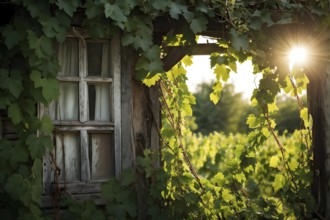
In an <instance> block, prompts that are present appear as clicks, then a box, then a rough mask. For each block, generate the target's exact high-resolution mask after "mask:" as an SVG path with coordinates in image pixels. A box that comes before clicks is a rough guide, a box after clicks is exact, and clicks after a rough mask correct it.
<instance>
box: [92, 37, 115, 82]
mask: <svg viewBox="0 0 330 220" xmlns="http://www.w3.org/2000/svg"><path fill="white" fill-rule="evenodd" d="M87 57H88V73H87V75H88V76H103V77H110V45H109V43H107V42H104V43H95V42H94V43H91V42H90V43H87Z"/></svg>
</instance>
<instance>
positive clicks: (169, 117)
mask: <svg viewBox="0 0 330 220" xmlns="http://www.w3.org/2000/svg"><path fill="white" fill-rule="evenodd" d="M174 82H175V83H176V84H177V81H176V80H174ZM164 91H165V92H167V93H168V94H172V92H171V91H170V90H169V89H168V88H166V86H165V85H164V84H163V83H162V81H160V93H161V97H162V100H163V102H164V105H165V107H166V110H167V112H168V114H164V115H165V116H166V118H167V120H168V121H169V123H170V125H171V126H172V129H173V130H174V131H175V133H176V135H177V136H178V141H179V149H181V151H182V155H183V159H184V161H185V163H186V164H187V165H188V167H189V171H190V173H191V174H192V175H193V177H194V178H195V180H196V182H197V184H198V185H199V187H200V188H201V189H202V193H201V194H203V193H204V191H205V187H204V186H203V184H202V182H201V180H200V178H199V177H198V174H197V172H196V170H195V168H194V167H193V165H192V163H191V161H190V159H189V156H188V153H187V151H186V150H185V148H184V146H183V144H182V140H181V139H182V134H181V130H180V128H178V127H177V126H175V120H174V116H173V114H172V112H171V109H170V107H169V105H168V103H167V101H166V98H165V95H164ZM179 115H180V112H179ZM179 124H180V123H179ZM199 199H200V201H201V203H202V205H203V206H204V207H205V208H206V204H205V202H204V200H203V198H202V197H201V196H199ZM215 215H216V216H217V219H222V218H221V216H220V215H219V213H215Z"/></svg>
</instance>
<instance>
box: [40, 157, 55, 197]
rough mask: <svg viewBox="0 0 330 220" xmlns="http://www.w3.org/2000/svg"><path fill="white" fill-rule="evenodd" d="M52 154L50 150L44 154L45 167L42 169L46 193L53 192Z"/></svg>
mask: <svg viewBox="0 0 330 220" xmlns="http://www.w3.org/2000/svg"><path fill="white" fill-rule="evenodd" d="M51 161H52V160H51V156H50V152H49V151H47V152H46V154H45V155H44V156H43V166H42V167H43V169H42V179H43V181H42V183H43V184H42V186H43V192H44V193H45V194H50V193H51V183H52V179H53V178H52V173H53V171H52V167H51Z"/></svg>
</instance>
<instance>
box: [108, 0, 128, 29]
mask: <svg viewBox="0 0 330 220" xmlns="http://www.w3.org/2000/svg"><path fill="white" fill-rule="evenodd" d="M104 13H105V16H106V17H107V18H111V19H113V20H114V21H116V22H117V24H118V25H119V26H120V28H121V29H123V28H124V23H125V22H126V21H127V17H126V16H125V14H124V13H123V11H122V10H121V8H119V7H118V6H117V5H112V4H110V3H106V4H105V7H104Z"/></svg>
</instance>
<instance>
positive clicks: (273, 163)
mask: <svg viewBox="0 0 330 220" xmlns="http://www.w3.org/2000/svg"><path fill="white" fill-rule="evenodd" d="M279 161H280V159H279V158H278V156H272V157H271V158H270V160H269V166H270V167H274V168H276V167H277V165H278V163H279Z"/></svg>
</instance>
